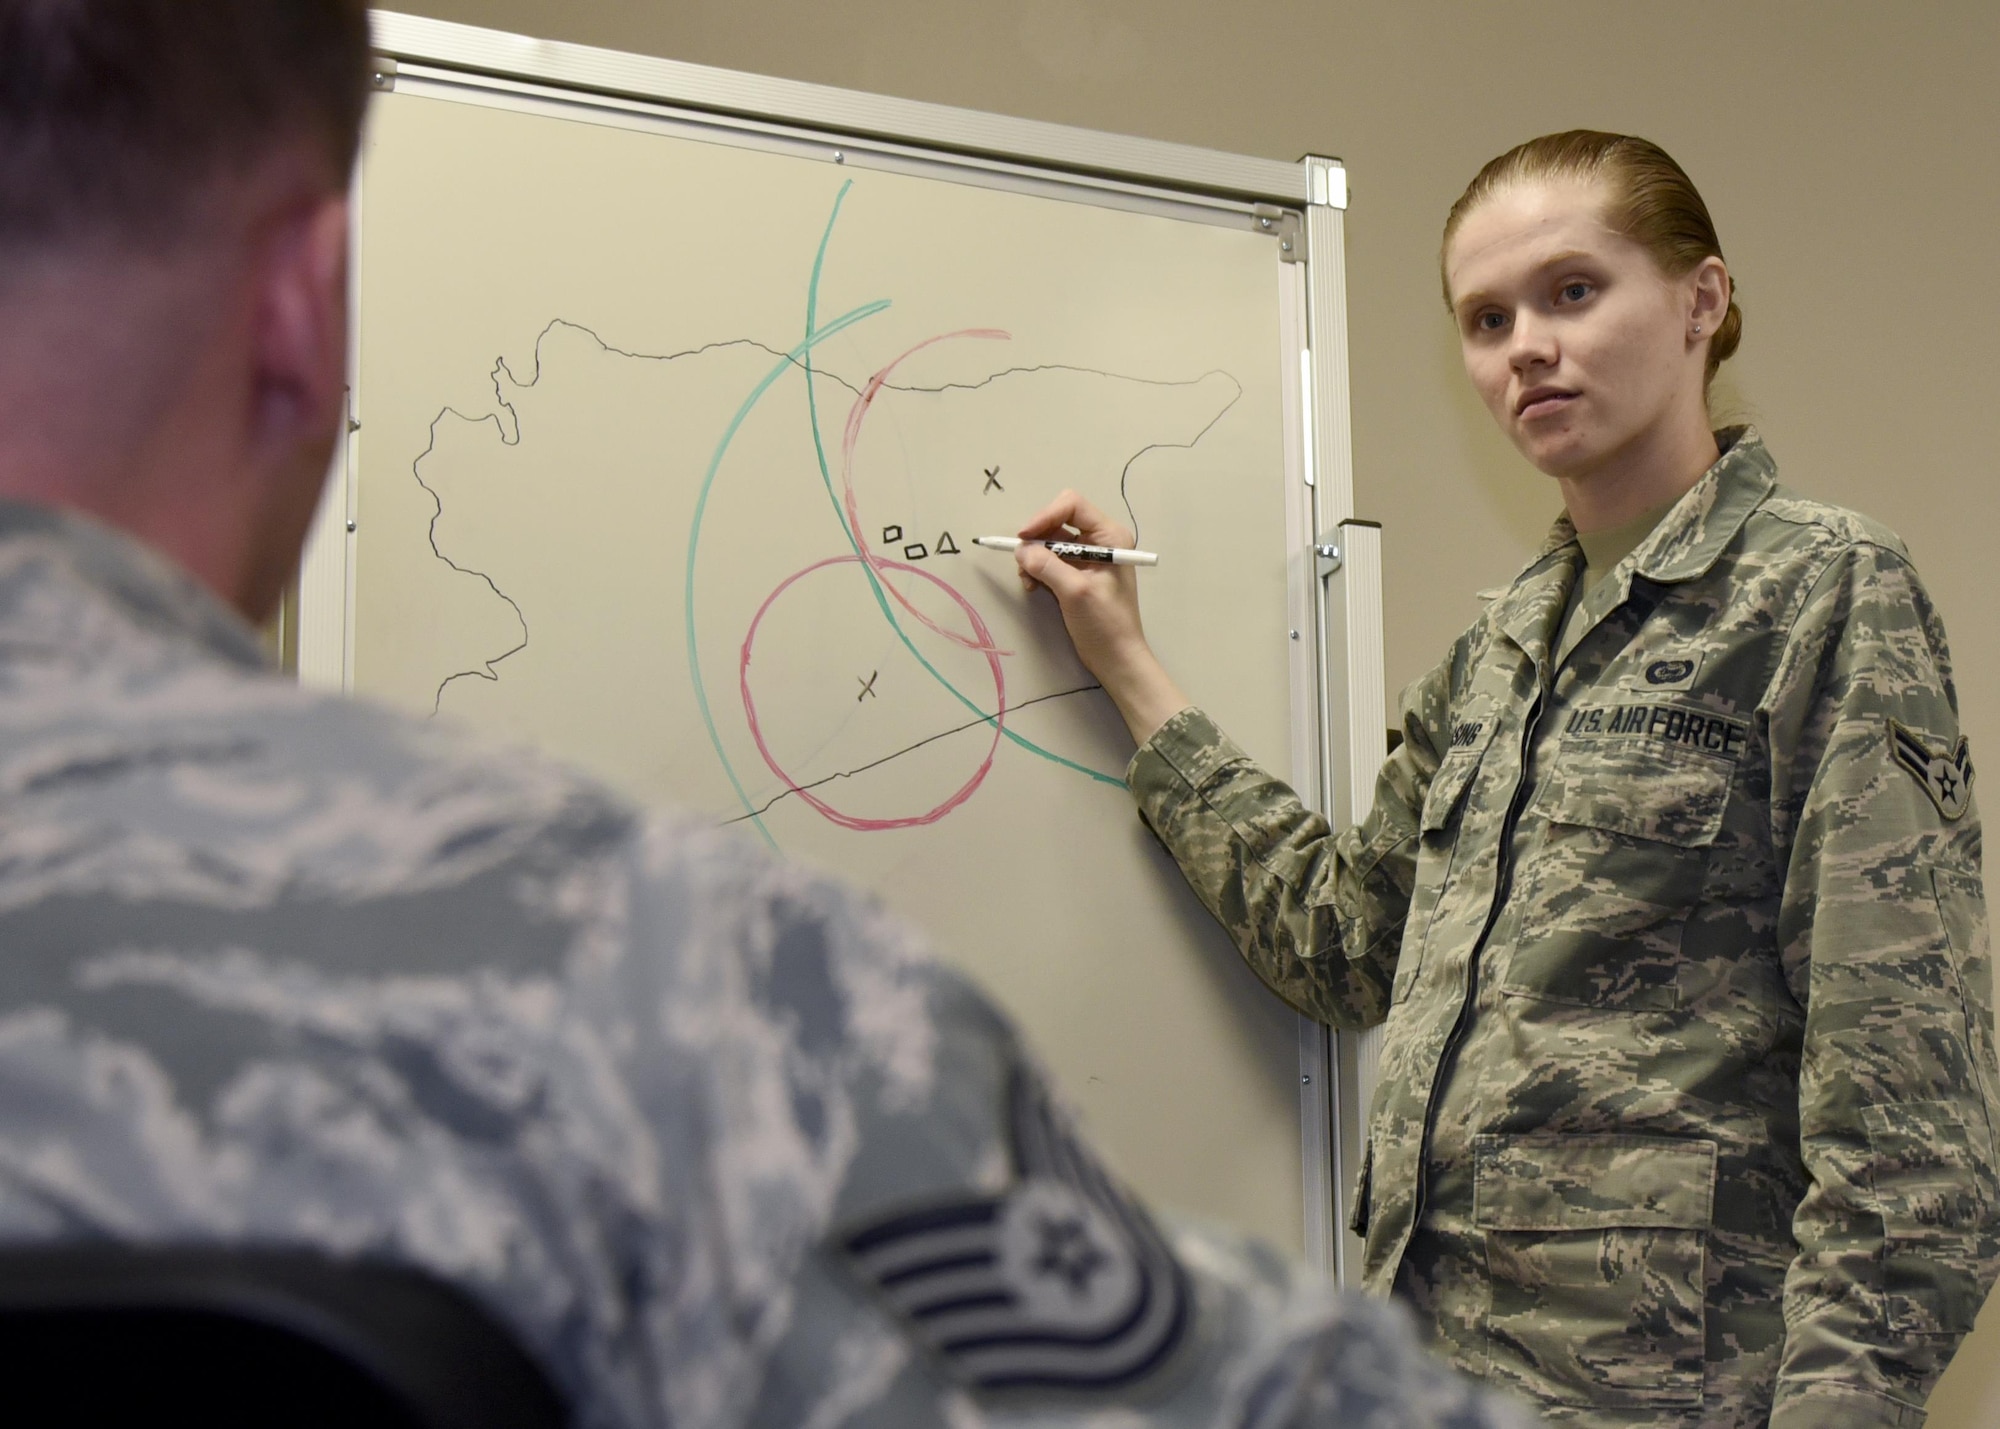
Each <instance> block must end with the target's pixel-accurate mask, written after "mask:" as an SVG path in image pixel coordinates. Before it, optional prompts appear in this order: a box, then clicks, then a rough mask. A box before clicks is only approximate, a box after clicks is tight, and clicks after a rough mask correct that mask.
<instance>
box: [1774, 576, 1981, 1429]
mask: <svg viewBox="0 0 2000 1429" xmlns="http://www.w3.org/2000/svg"><path fill="white" fill-rule="evenodd" d="M1766 713H1767V716H1768V718H1769V721H1770V723H1769V728H1770V731H1771V746H1772V800H1771V816H1772V825H1773V828H1772V833H1773V839H1774V844H1775V847H1776V848H1777V850H1778V852H1779V857H1780V859H1781V862H1782V864H1783V866H1784V867H1785V870H1786V872H1785V887H1784V893H1783V897H1782V902H1781V906H1780V909H1779V915H1778V946H1779V950H1780V954H1781V956H1782V958H1783V960H1784V965H1785V971H1786V976H1787V978H1788V980H1789V982H1790V985H1791V989H1792V992H1793V994H1794V996H1796V997H1797V998H1798V1000H1799V1002H1800V1003H1801V1005H1802V1006H1803V1007H1804V1008H1805V1011H1806V1024H1805V1045H1804V1051H1803V1056H1802V1064H1801V1067H1800V1073H1799V1119H1800V1127H1799V1136H1800V1143H1801V1149H1802V1152H1803V1155H1804V1158H1805V1165H1806V1171H1807V1175H1808V1179H1809V1184H1808V1187H1807V1191H1806V1195H1805V1198H1804V1200H1803V1201H1802V1203H1801V1204H1800V1206H1799V1209H1798V1212H1797V1214H1796V1216H1795V1218H1794V1222H1793V1231H1794V1235H1795V1237H1796V1239H1797V1241H1798V1246H1799V1252H1798V1256H1797V1259H1796V1260H1794V1262H1793V1264H1792V1267H1791V1271H1790V1274H1789V1276H1788V1278H1787V1281H1786V1291H1785V1323H1786V1326H1787V1336H1786V1344H1785V1350H1784V1356H1783V1360H1782V1363H1781V1368H1780V1375H1779V1381H1778V1390H1777V1401H1776V1406H1775V1409H1774V1413H1773V1417H1772V1421H1771V1422H1772V1424H1773V1425H1774V1426H1779V1429H1786V1426H1804V1425H1808V1424H1810V1425H1815V1426H1823V1425H1843V1426H1844V1425H1857V1426H1858V1425H1877V1424H1880V1425H1888V1424H1908V1425H1914V1424H1917V1423H1920V1422H1921V1418H1922V1411H1921V1406H1922V1404H1923V1402H1924V1399H1925V1397H1926V1396H1927V1395H1928V1394H1929V1392H1930V1389H1931V1386H1932V1385H1933V1384H1934V1383H1935V1382H1936V1380H1937V1378H1938V1376H1939V1374H1940V1373H1941V1372H1942V1371H1943V1369H1944V1366H1945V1365H1946V1363H1947V1362H1948V1361H1949V1360H1950V1358H1951V1355H1952V1352H1953V1350H1954V1349H1955V1347H1956V1346H1957V1344H1958V1341H1959V1340H1960V1338H1961V1337H1962V1336H1963V1335H1964V1334H1965V1333H1966V1332H1967V1331H1969V1330H1970V1329H1971V1328H1972V1323H1973V1318H1974V1316H1975V1315H1976V1314H1977V1313H1978V1311H1979V1307H1980V1303H1981V1301H1982V1300H1983V1299H1984V1297H1985V1294H1986V1291H1987V1288H1988V1287H1989V1286H1990V1285H1991V1284H1992V1282H1993V1278H1994V1273H1995V1269H1996V1262H1997V1261H2000V1220H1996V1215H2000V1196H1997V1195H1996V1188H1995V1184H1994V1168H1995V1165H1996V1156H1995V1142H1994V1118H1995V1103H1994V1099H1993V1098H1994V1090H1995V1067H1994V1046H1993V1012H1992V1002H1991V986H1992V971H1991V966H1990V963H1989V960H1988V952H1987V927H1986V903H1985V895H1984V892H1983V889H1982V886H1981V879H1980V831H1979V814H1978V811H1977V809H1976V807H1975V806H1974V804H1973V801H1972V795H1971V784H1972V765H1971V760H1970V758H1969V755H1968V753H1967V749H1966V743H1965V740H1964V739H1963V737H1962V736H1961V735H1960V734H1959V729H1958V709H1957V696H1956V694H1955V693H1954V691H1953V688H1952V683H1951V666H1950V657H1949V655H1948V654H1947V652H1946V647H1945V639H1944V630H1943V626H1942V625H1941V624H1940V622H1939V620H1938V618H1937V615H1936V612H1935V611H1934V609H1933V608H1932V606H1931V603H1930V600H1929V598H1928V596H1927V595H1926V594H1925V592H1924V590H1923V587H1922V585H1921V584H1920V583H1919V581H1918V579H1917V576H1916V573H1915V571H1914V570H1913V569H1912V568H1911V567H1910V565H1909V563H1908V562H1907V561H1906V560H1905V559H1904V558H1903V557H1902V555H1901V554H1900V553H1899V552H1897V551H1894V550H1890V549H1887V548H1885V547H1882V546H1876V545H1869V544H1863V545H1858V546H1855V547H1853V548H1850V549H1849V550H1848V551H1846V552H1845V553H1844V554H1843V555H1842V556H1841V557H1839V558H1838V559H1837V560H1835V561H1834V562H1833V563H1832V564H1831V565H1830V567H1829V568H1828V570H1827V571H1826V572H1825V573H1824V574H1823V575H1822V576H1821V577H1820V579H1819V580H1818V582H1817V583H1816V585H1815V586H1814V588H1813V589H1812V591H1811V592H1810V594H1809V595H1808V597H1807V598H1806V601H1805V603H1804V606H1803V608H1802V610H1801V613H1800V615H1799V618H1798V620H1797V621H1796V623H1795V625H1794V627H1793V630H1792V633H1791V635H1790V637H1789V640H1788V642H1787V645H1786V649H1785V653H1784V656H1783V658H1782V661H1781V664H1780V667H1779V670H1778V672H1777V674H1776V677H1775V680H1774V683H1773V686H1772V690H1771V693H1770V695H1769V697H1768V699H1767V705H1766Z"/></svg>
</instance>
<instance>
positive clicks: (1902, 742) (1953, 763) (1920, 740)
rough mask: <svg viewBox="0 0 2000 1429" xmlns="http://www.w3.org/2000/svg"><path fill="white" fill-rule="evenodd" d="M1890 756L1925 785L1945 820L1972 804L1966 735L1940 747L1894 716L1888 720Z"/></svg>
mask: <svg viewBox="0 0 2000 1429" xmlns="http://www.w3.org/2000/svg"><path fill="white" fill-rule="evenodd" d="M1889 757H1890V758H1891V759H1893V760H1895V762H1896V763H1898V764H1900V765H1902V766H1903V768H1905V769H1907V770H1908V771H1909V772H1910V777H1911V778H1913V779H1915V780H1916V781H1917V782H1918V783H1919V784H1921V785H1923V788H1924V792H1925V793H1926V794H1928V795H1930V799H1931V802H1932V803H1933V804H1935V805H1937V811H1938V812H1939V813H1940V814H1942V815H1943V816H1944V817H1945V819H1946V820H1948V821H1949V820H1955V819H1958V818H1960V817H1961V816H1963V815H1964V813H1965V811H1966V809H1967V808H1969V807H1970V806H1971V804H1972V781H1973V771H1972V749H1971V745H1970V744H1969V743H1968V742H1967V740H1966V738H1965V736H1964V735H1960V736H1959V739H1958V745H1957V747H1956V748H1953V749H1939V748H1937V747H1935V746H1933V745H1932V744H1931V743H1930V741H1928V740H1926V739H1925V738H1924V737H1923V736H1922V735H1920V734H1918V733H1916V732H1915V731H1914V730H1911V729H1910V728H1908V727H1907V726H1905V725H1902V724H1899V723H1898V722H1897V721H1895V720H1893V719H1892V720H1890V721H1889Z"/></svg>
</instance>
